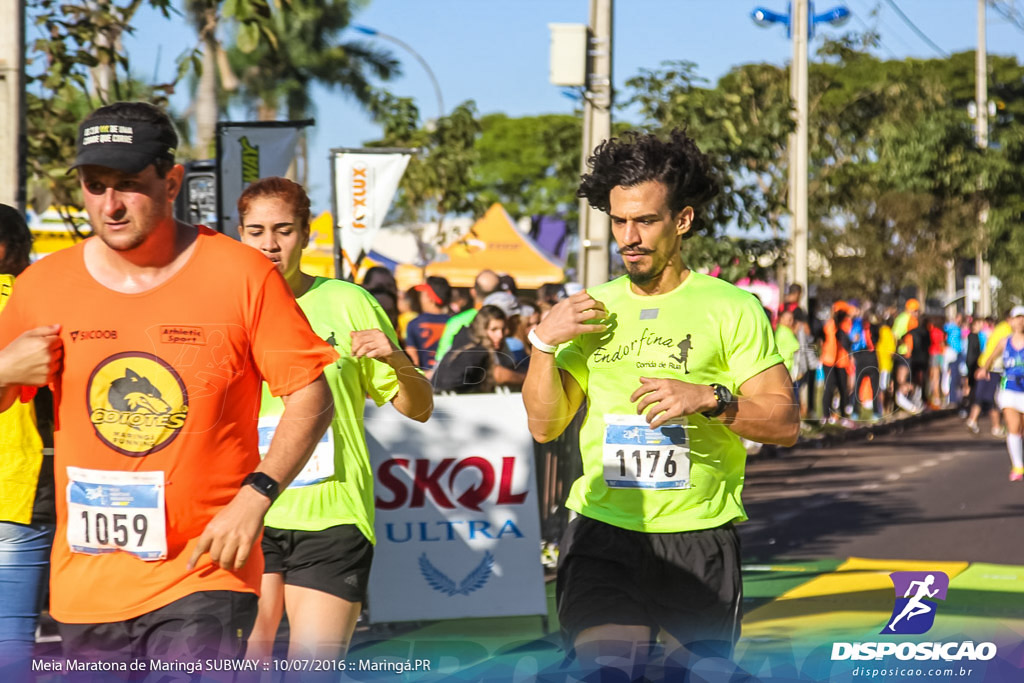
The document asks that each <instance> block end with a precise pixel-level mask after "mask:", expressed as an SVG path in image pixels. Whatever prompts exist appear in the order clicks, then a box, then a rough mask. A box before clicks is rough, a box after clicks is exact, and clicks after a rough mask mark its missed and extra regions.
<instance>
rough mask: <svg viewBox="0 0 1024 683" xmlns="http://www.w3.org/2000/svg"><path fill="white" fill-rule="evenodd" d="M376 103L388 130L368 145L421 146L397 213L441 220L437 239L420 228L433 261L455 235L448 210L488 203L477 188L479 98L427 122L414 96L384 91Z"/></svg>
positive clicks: (475, 210) (476, 209) (471, 210)
mask: <svg viewBox="0 0 1024 683" xmlns="http://www.w3.org/2000/svg"><path fill="white" fill-rule="evenodd" d="M372 106H373V112H374V115H375V117H376V118H377V120H378V121H379V122H380V123H381V125H382V127H383V128H384V136H383V137H382V138H381V139H380V140H376V141H374V142H370V143H368V144H367V146H368V147H405V148H415V149H416V150H417V153H416V154H415V155H414V156H413V157H412V159H411V160H410V161H409V166H408V167H407V168H406V171H405V175H404V176H403V177H402V182H401V184H400V185H399V188H398V195H397V197H396V199H395V209H394V210H393V211H392V217H393V218H394V219H396V220H403V221H407V222H412V223H418V224H420V225H421V226H422V224H423V223H427V222H431V221H434V222H436V223H437V232H436V233H435V236H434V238H433V240H430V241H428V240H426V239H425V237H424V231H423V230H422V228H421V229H419V230H418V231H417V232H416V233H415V234H416V236H417V239H418V241H419V245H420V251H421V258H422V260H423V261H424V262H428V261H430V260H431V259H432V258H433V256H434V254H435V253H436V251H437V249H438V248H439V247H441V246H443V245H444V244H447V242H448V240H449V238H450V237H451V236H450V235H449V234H448V231H447V230H446V224H445V219H446V218H447V217H448V216H450V215H458V214H475V215H479V214H481V213H482V209H484V208H486V207H483V206H481V205H480V203H479V202H478V201H476V199H475V197H474V196H473V194H472V192H471V190H472V182H473V169H474V165H475V164H476V163H477V160H478V152H477V150H476V148H475V142H476V138H477V136H478V135H479V133H480V123H479V121H478V120H477V117H476V104H475V103H474V102H472V101H467V102H463V103H462V104H460V105H458V106H457V107H455V109H453V110H452V112H451V113H450V114H448V115H447V116H442V117H441V118H439V119H437V120H435V121H432V122H431V123H430V125H427V126H423V125H421V124H420V122H419V118H420V117H419V110H418V109H417V107H416V105H415V103H414V102H413V101H412V99H411V98H407V97H396V96H394V95H391V94H390V93H386V92H381V93H378V95H377V97H376V98H375V101H374V104H373V105H372Z"/></svg>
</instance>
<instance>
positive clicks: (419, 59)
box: [352, 25, 444, 118]
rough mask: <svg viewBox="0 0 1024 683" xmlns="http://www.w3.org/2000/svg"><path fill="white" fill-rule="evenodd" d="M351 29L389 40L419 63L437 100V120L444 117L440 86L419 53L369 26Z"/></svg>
mask: <svg viewBox="0 0 1024 683" xmlns="http://www.w3.org/2000/svg"><path fill="white" fill-rule="evenodd" d="M352 28H353V29H355V30H356V31H359V32H360V33H365V34H366V35H368V36H374V37H377V38H383V39H384V40H390V41H391V42H392V43H394V44H395V45H398V46H399V47H401V48H402V49H404V50H405V51H406V52H408V53H409V54H411V55H412V56H413V57H414V58H415V59H416V61H417V62H419V63H420V66H422V67H423V70H424V71H426V72H427V77H428V78H429V79H430V82H431V84H432V85H433V86H434V96H435V97H436V98H437V116H438V118H442V117H444V98H443V97H441V84H440V83H438V82H437V77H436V76H435V75H434V70H433V69H431V68H430V65H429V64H427V60H425V59H423V56H422V55H421V54H420V53H419V52H416V50H414V49H412V46H411V45H409V43H407V42H405V41H404V40H402V39H401V38H396V37H395V36H393V35H391V34H389V33H383V32H381V31H378V30H377V29H375V28H370V27H369V26H358V25H353V26H352Z"/></svg>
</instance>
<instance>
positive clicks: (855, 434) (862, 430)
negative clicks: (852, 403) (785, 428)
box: [755, 408, 957, 457]
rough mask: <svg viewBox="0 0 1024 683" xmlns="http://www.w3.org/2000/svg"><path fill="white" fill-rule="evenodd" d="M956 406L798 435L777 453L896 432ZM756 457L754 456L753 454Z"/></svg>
mask: <svg viewBox="0 0 1024 683" xmlns="http://www.w3.org/2000/svg"><path fill="white" fill-rule="evenodd" d="M956 414H957V409H956V408H941V409H939V410H931V411H928V412H925V413H921V414H920V415H907V416H906V417H904V418H901V419H898V420H894V421H892V422H883V423H878V424H869V425H865V426H863V427H857V428H856V429H850V430H847V431H845V432H839V433H836V434H827V435H822V436H815V437H812V438H807V437H800V439H799V440H798V441H797V442H796V444H795V445H793V446H790V447H789V448H780V449H779V450H778V454H779V455H784V454H785V453H787V452H790V451H795V450H799V449H801V448H831V447H833V446H839V445H841V444H844V443H847V442H850V441H862V440H864V439H872V438H874V437H875V436H876V435H879V436H880V435H884V434H898V433H901V432H903V431H904V430H906V429H909V428H912V427H917V426H919V425H922V424H927V423H929V422H932V421H934V420H939V419H942V418H944V417H949V416H950V415H956ZM755 457H756V456H755Z"/></svg>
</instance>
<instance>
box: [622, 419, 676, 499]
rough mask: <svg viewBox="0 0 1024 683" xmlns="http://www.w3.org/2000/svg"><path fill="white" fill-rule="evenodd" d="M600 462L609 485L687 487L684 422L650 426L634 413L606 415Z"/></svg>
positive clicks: (652, 487)
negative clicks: (656, 426)
mask: <svg viewBox="0 0 1024 683" xmlns="http://www.w3.org/2000/svg"><path fill="white" fill-rule="evenodd" d="M604 417H605V429H604V445H603V450H604V454H603V465H604V480H605V483H606V484H607V485H608V487H609V488H618V489H685V488H689V487H690V459H689V454H690V449H689V445H688V442H687V438H686V424H685V423H672V424H666V425H663V426H661V427H659V428H658V429H651V428H650V426H649V425H648V424H647V422H646V421H645V420H644V419H643V418H642V417H639V416H636V415H605V416H604Z"/></svg>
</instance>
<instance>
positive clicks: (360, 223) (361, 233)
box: [334, 150, 410, 273]
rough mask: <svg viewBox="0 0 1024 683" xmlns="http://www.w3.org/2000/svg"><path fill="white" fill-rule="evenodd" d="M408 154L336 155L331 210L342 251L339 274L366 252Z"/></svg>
mask: <svg viewBox="0 0 1024 683" xmlns="http://www.w3.org/2000/svg"><path fill="white" fill-rule="evenodd" d="M409 156H410V155H409V154H403V153H398V152H396V153H380V154H364V153H359V152H348V151H341V150H339V151H336V152H335V153H334V206H335V222H336V228H335V229H336V230H337V244H338V245H340V247H339V248H340V249H341V250H343V251H344V258H343V259H342V260H343V264H342V267H343V273H348V272H349V269H350V267H351V266H358V264H359V260H360V259H361V257H362V256H363V254H365V253H366V252H368V251H369V250H370V246H371V245H372V244H373V238H374V237H375V236H376V235H377V231H378V230H380V226H381V225H383V224H384V215H385V214H387V212H388V207H389V206H391V200H392V199H394V197H395V192H396V191H397V190H398V183H399V182H400V181H401V180H402V175H403V174H404V173H405V167H406V166H408V165H409Z"/></svg>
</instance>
